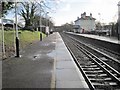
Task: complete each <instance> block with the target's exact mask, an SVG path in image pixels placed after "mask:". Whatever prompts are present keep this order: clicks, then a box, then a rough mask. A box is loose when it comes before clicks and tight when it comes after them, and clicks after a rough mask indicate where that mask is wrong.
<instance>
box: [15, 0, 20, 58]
mask: <svg viewBox="0 0 120 90" xmlns="http://www.w3.org/2000/svg"><path fill="white" fill-rule="evenodd" d="M15 23H16V24H15V31H16V40H15V41H16V57H20V55H19V37H18V27H17V0H16V1H15Z"/></svg>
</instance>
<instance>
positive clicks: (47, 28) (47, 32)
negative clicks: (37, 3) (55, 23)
mask: <svg viewBox="0 0 120 90" xmlns="http://www.w3.org/2000/svg"><path fill="white" fill-rule="evenodd" d="M48 13H49V12H46V15H45V18H46V34H47V36H48V34H49V31H48V30H49V27H48V23H49V22H48V21H47V14H48Z"/></svg>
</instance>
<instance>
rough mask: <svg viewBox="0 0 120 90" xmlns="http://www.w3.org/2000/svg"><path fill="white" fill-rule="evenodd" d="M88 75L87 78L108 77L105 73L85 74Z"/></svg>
mask: <svg viewBox="0 0 120 90" xmlns="http://www.w3.org/2000/svg"><path fill="white" fill-rule="evenodd" d="M87 76H88V78H95V77H96V78H97V77H106V78H108V75H107V74H88V75H87Z"/></svg>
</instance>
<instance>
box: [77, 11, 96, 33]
mask: <svg viewBox="0 0 120 90" xmlns="http://www.w3.org/2000/svg"><path fill="white" fill-rule="evenodd" d="M95 20H96V19H95V18H93V17H92V14H91V13H90V16H86V12H84V13H83V14H81V18H79V17H78V18H77V20H75V25H79V26H80V27H81V28H80V29H79V30H80V32H89V31H93V30H95Z"/></svg>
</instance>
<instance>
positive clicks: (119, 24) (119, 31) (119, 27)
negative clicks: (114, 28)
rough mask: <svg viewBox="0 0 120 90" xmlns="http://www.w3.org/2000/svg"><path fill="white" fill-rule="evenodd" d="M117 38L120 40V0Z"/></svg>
mask: <svg viewBox="0 0 120 90" xmlns="http://www.w3.org/2000/svg"><path fill="white" fill-rule="evenodd" d="M117 5H118V21H117V22H118V40H120V1H119V2H118V4H117Z"/></svg>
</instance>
